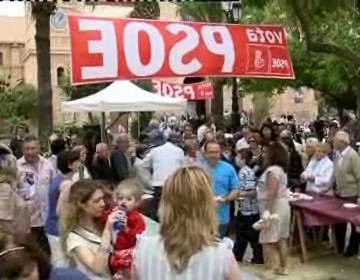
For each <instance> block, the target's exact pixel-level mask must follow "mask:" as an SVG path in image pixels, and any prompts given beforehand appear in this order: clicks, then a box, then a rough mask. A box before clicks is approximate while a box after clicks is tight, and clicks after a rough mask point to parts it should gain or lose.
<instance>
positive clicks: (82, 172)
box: [72, 145, 91, 182]
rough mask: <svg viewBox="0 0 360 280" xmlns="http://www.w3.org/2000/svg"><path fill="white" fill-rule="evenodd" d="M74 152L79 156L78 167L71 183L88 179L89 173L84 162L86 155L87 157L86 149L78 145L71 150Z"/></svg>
mask: <svg viewBox="0 0 360 280" xmlns="http://www.w3.org/2000/svg"><path fill="white" fill-rule="evenodd" d="M73 150H74V151H76V152H78V153H79V154H80V166H79V171H78V172H76V173H75V174H74V176H73V178H72V179H73V181H74V182H76V181H78V180H80V179H90V178H91V176H90V173H89V171H88V169H87V168H86V166H85V162H86V155H87V149H86V147H85V146H84V145H79V146H76V147H74V148H73Z"/></svg>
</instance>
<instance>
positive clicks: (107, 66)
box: [69, 15, 294, 84]
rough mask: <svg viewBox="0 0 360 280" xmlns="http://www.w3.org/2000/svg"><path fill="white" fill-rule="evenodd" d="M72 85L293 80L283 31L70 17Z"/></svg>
mask: <svg viewBox="0 0 360 280" xmlns="http://www.w3.org/2000/svg"><path fill="white" fill-rule="evenodd" d="M69 27H70V38H71V59H72V82H73V84H84V83H93V82H94V83H95V82H104V81H114V80H119V79H129V80H131V79H142V78H166V77H206V76H239V77H261V78H284V79H293V78H294V72H293V68H292V63H291V59H290V55H289V51H288V47H287V42H286V36H285V30H284V28H283V27H282V26H278V25H232V24H211V23H199V22H168V21H157V20H142V19H140V20H139V19H111V18H97V17H89V16H81V15H70V16H69Z"/></svg>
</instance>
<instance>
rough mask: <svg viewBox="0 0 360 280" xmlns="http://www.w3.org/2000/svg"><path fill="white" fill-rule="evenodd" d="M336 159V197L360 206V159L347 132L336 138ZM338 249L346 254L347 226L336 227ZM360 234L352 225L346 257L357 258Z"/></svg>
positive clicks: (338, 134)
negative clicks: (351, 144)
mask: <svg viewBox="0 0 360 280" xmlns="http://www.w3.org/2000/svg"><path fill="white" fill-rule="evenodd" d="M333 145H334V149H335V150H336V153H337V155H336V157H335V161H334V179H335V183H336V187H335V190H334V193H335V196H336V197H338V198H341V199H343V200H346V201H348V202H350V203H357V204H358V205H359V206H360V157H359V155H358V153H357V152H356V151H355V150H354V149H353V148H351V146H350V136H349V134H348V133H347V132H345V131H338V132H337V133H336V134H335V137H334V144H333ZM334 230H335V235H336V243H337V249H338V252H339V253H343V252H344V248H345V239H346V230H347V224H346V223H344V224H336V225H334ZM359 244H360V233H359V232H356V229H355V226H354V225H351V235H350V241H349V246H348V248H347V250H346V251H345V252H344V255H345V256H348V257H352V256H355V255H356V254H357V253H358V251H359Z"/></svg>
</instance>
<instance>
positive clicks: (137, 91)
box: [61, 81, 187, 112]
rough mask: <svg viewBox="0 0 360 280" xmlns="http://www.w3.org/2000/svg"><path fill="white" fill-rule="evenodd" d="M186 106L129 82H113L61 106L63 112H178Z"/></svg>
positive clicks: (179, 101)
mask: <svg viewBox="0 0 360 280" xmlns="http://www.w3.org/2000/svg"><path fill="white" fill-rule="evenodd" d="M186 106H187V101H186V100H185V99H182V98H173V97H167V96H160V95H157V94H154V93H151V92H148V91H146V90H143V89H142V88H140V87H138V86H136V85H134V84H133V83H131V82H129V81H115V82H113V83H112V84H111V85H109V86H108V87H106V88H104V89H103V90H101V91H99V92H97V93H95V94H92V95H90V96H87V97H84V98H81V99H77V100H73V101H65V102H62V104H61V108H62V111H65V112H79V111H83V112H140V111H180V110H186Z"/></svg>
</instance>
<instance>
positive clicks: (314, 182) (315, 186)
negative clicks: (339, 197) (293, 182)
mask: <svg viewBox="0 0 360 280" xmlns="http://www.w3.org/2000/svg"><path fill="white" fill-rule="evenodd" d="M329 150H330V147H329V145H328V144H326V143H318V144H317V145H316V146H315V155H314V156H313V158H312V159H311V160H310V162H309V164H308V165H307V167H306V169H305V171H304V172H303V173H302V174H301V179H302V180H303V181H304V182H306V191H311V192H316V193H324V194H329V193H330V189H331V182H332V176H333V172H334V164H333V163H332V161H331V160H330V158H329V157H328V153H329Z"/></svg>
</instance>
